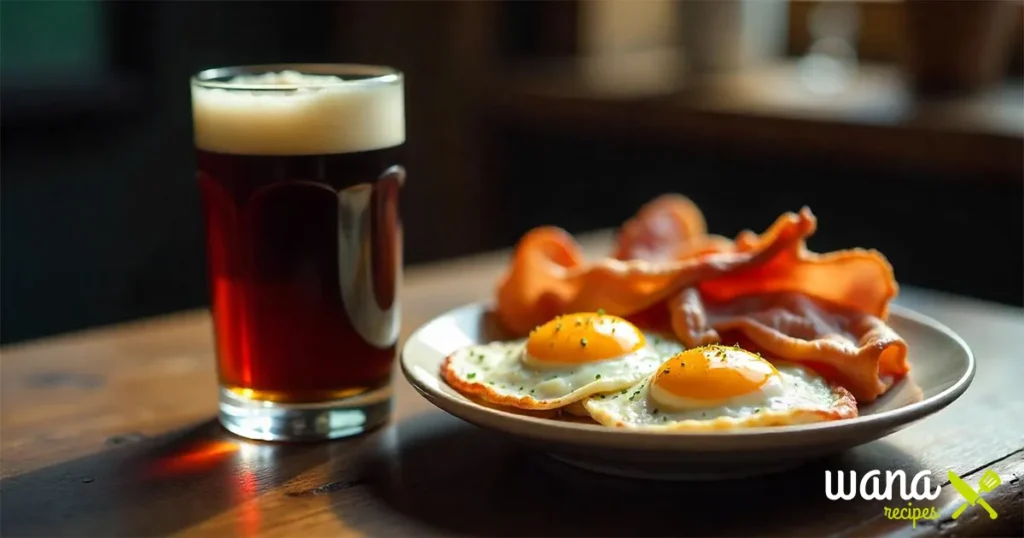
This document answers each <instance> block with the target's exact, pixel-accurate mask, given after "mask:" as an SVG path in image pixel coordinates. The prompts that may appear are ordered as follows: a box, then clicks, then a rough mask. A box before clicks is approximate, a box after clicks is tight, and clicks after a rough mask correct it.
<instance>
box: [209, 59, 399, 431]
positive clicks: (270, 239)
mask: <svg viewBox="0 0 1024 538" xmlns="http://www.w3.org/2000/svg"><path fill="white" fill-rule="evenodd" d="M283 78H284V80H286V81H291V82H294V81H296V80H298V81H302V82H305V80H306V79H305V78H303V77H297V76H296V75H294V74H293V75H291V76H290V77H283ZM267 80H275V79H268V78H267V77H264V78H262V79H256V83H257V86H253V87H256V88H257V89H256V90H251V91H246V90H234V89H233V88H231V87H230V86H225V87H222V88H218V87H212V88H196V87H195V83H194V84H193V111H194V112H193V114H194V118H195V124H196V145H197V161H198V177H199V185H200V190H201V193H202V203H203V212H204V217H205V220H206V243H207V258H208V259H207V263H208V273H209V285H210V290H211V310H212V313H213V323H214V331H215V337H216V353H217V362H218V372H219V376H220V383H221V389H222V393H223V391H226V392H227V393H229V394H228V395H227V399H228V400H229V401H228V402H227V404H226V403H225V396H222V402H221V407H222V421H223V420H224V417H223V411H224V408H225V405H228V406H229V407H231V406H236V407H237V406H239V405H241V406H242V407H245V408H246V409H245V410H244V411H245V412H244V414H245V416H251V415H252V414H253V413H254V412H255V411H253V409H256V408H258V407H259V406H260V405H262V406H266V405H267V402H271V403H274V404H283V405H284V406H285V407H288V406H292V407H297V408H301V407H302V406H303V404H315V405H316V406H317V408H324V407H325V406H326V407H329V402H342V404H339V405H341V406H342V407H344V405H343V402H344V401H345V400H347V399H352V398H356V399H358V397H360V396H365V395H367V394H372V393H375V392H381V393H382V394H383V393H384V392H387V391H389V384H390V377H391V368H392V363H393V359H394V356H395V346H396V343H397V338H398V328H399V325H398V317H399V308H398V307H399V301H398V297H397V291H398V286H399V282H400V279H401V264H402V260H401V252H402V244H401V241H402V233H401V221H400V218H399V212H398V206H399V193H400V190H401V187H402V184H403V183H404V181H405V171H404V169H403V168H402V167H401V165H400V163H401V162H402V161H401V158H400V149H401V145H402V143H403V142H404V137H405V133H404V116H403V111H402V108H401V107H402V93H401V85H400V79H399V84H398V86H397V88H396V87H395V86H394V85H389V84H387V83H383V82H382V83H379V84H374V83H369V84H364V85H361V86H360V85H358V84H355V85H352V86H350V85H349V84H346V83H344V82H340V81H339V82H337V84H332V83H327V84H325V85H324V86H323V87H321V86H318V85H316V84H314V85H313V87H307V86H301V85H298V86H297V89H294V90H281V89H279V88H278V86H276V85H272V84H268V86H269V88H270V89H269V90H268V91H267V92H266V93H261V91H262V89H263V88H262V87H259V86H258V83H261V82H266V81H267ZM313 80H317V81H318V82H319V80H318V79H313ZM247 83H248V84H250V85H252V84H253V81H251V80H250V81H247ZM285 86H286V87H287V85H285ZM233 92H235V93H233ZM382 391H384V392H382ZM387 394H389V392H387ZM388 397H389V396H382V398H388ZM238 402H243V404H239V403H238ZM260 402H262V403H260ZM249 404H256V405H255V406H253V405H249ZM250 408H251V409H250ZM229 411H231V412H232V413H234V411H233V410H230V409H229ZM235 414H236V415H237V414H238V413H235ZM239 416H240V415H239ZM279 418H281V417H279ZM230 420H235V419H233V418H232V419H230ZM287 420H288V421H290V422H289V424H292V423H297V424H299V430H301V431H299V432H297V433H296V432H293V431H289V428H292V426H282V427H283V428H284V430H282V432H283V433H282V432H278V433H276V434H274V433H271V434H256V435H253V434H251V433H249V432H246V431H242V432H241V433H242V434H243V435H248V436H255V437H261V438H287V437H302V436H303V435H302V434H310V433H311V430H316V429H318V428H319V429H323V428H327V426H326V425H325V424H326V422H331V421H335V422H336V421H337V420H336V417H330V416H328V415H323V416H315V417H309V420H308V421H306V422H308V424H305V425H303V421H304V420H306V419H305V418H303V419H301V420H299V421H298V422H296V418H295V416H289V417H287ZM321 423H324V424H321ZM226 425H228V426H229V429H233V430H235V431H237V430H238V429H240V428H239V427H237V426H236V427H232V425H230V424H226ZM371 426H372V425H371ZM242 429H244V427H243V428H242ZM279 429H280V428H279ZM321 433H323V432H321ZM324 436H327V437H331V436H339V435H332V434H330V433H329V432H327V433H325V434H324Z"/></svg>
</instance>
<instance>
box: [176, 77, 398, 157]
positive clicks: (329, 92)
mask: <svg viewBox="0 0 1024 538" xmlns="http://www.w3.org/2000/svg"><path fill="white" fill-rule="evenodd" d="M338 82H341V79H340V78H338V77H332V76H322V75H304V74H301V73H296V72H294V71H282V72H280V73H266V74H262V75H256V76H248V77H236V78H233V79H231V81H230V84H231V86H233V87H254V86H265V87H271V88H273V87H275V86H278V87H284V88H288V91H266V90H262V91H260V90H255V91H245V90H239V89H221V88H206V87H201V86H197V85H195V84H193V85H192V119H193V124H194V133H195V143H196V147H198V148H199V149H203V150H206V151H213V152H217V153H229V154H235V155H318V154H328V153H354V152H357V151H369V150H374V149H383V148H389V147H393V146H397V145H399V144H402V143H403V142H405V107H404V96H403V88H402V82H401V79H396V80H394V81H391V82H382V81H372V82H368V83H358V82H356V83H352V84H338Z"/></svg>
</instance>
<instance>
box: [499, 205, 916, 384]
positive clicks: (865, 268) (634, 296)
mask: <svg viewBox="0 0 1024 538" xmlns="http://www.w3.org/2000/svg"><path fill="white" fill-rule="evenodd" d="M816 226H817V221H816V219H815V218H814V215H813V214H812V213H811V211H810V210H809V209H808V208H804V209H802V210H801V211H800V212H799V213H798V214H794V213H786V214H783V215H782V216H780V217H779V218H778V219H777V220H776V222H775V223H774V224H773V225H772V226H771V227H770V228H769V229H768V230H767V231H765V232H764V233H763V234H760V235H758V234H756V233H754V232H751V231H744V232H742V233H740V234H739V235H738V236H737V237H736V239H735V240H734V241H730V240H728V239H725V238H722V237H718V236H710V235H708V234H707V229H706V224H705V220H704V216H703V214H702V213H701V212H700V209H698V208H697V206H696V205H694V204H693V202H691V201H690V200H689V199H688V198H685V197H683V196H680V195H665V196H661V197H659V198H656V199H655V200H653V201H651V202H649V203H647V204H645V205H644V206H643V207H641V208H640V210H639V211H638V212H637V214H636V215H635V216H634V217H633V218H631V219H630V220H628V221H626V223H624V224H623V226H622V228H621V230H620V231H619V234H618V237H617V238H616V247H615V249H614V251H613V252H612V256H611V257H609V258H607V259H604V260H601V261H597V262H588V261H586V260H585V259H584V258H583V254H582V251H581V249H580V247H579V245H578V244H577V243H576V242H575V241H574V240H573V239H572V237H571V236H570V235H569V234H568V233H566V232H565V231H563V230H561V229H559V228H552V227H542V228H537V229H535V230H533V231H531V232H529V233H528V234H526V236H524V237H523V239H522V240H521V241H520V242H519V245H517V247H516V250H515V253H514V255H513V259H512V263H511V266H510V268H509V271H508V273H507V274H506V275H505V276H504V278H503V279H502V280H501V282H500V283H499V286H498V292H497V315H498V319H499V320H500V321H501V323H502V324H503V325H504V326H505V328H506V329H507V330H509V331H511V332H512V333H514V334H517V335H523V334H526V333H527V332H528V331H529V330H530V329H531V328H533V327H534V326H536V325H539V324H541V323H544V322H545V321H547V320H549V319H551V318H553V317H554V316H556V315H559V314H563V313H568V312H583V311H595V310H598V309H602V308H603V309H604V310H605V311H606V312H608V313H610V314H616V315H620V316H624V317H628V318H629V319H631V320H634V321H636V322H637V323H641V324H642V325H644V326H647V327H650V328H668V327H671V329H672V331H673V332H675V333H676V335H677V336H678V337H679V338H680V340H682V341H683V343H685V344H687V345H688V346H696V345H701V344H708V343H716V342H723V343H733V342H741V343H743V345H744V346H746V347H749V348H751V349H754V350H757V351H760V352H762V353H763V354H765V355H766V356H768V357H772V358H776V359H782V360H789V361H794V362H802V363H805V364H807V365H809V366H811V367H813V368H815V369H816V370H818V371H819V372H821V373H822V374H823V375H825V376H826V377H829V378H832V379H833V380H835V381H837V382H839V383H841V384H843V385H844V386H845V387H846V388H847V389H848V390H850V392H851V393H853V394H854V396H855V397H856V398H857V399H858V400H859V401H861V402H862V403H865V402H870V401H873V400H874V399H875V398H877V397H878V396H879V395H881V394H882V393H884V392H885V391H886V390H887V389H888V387H889V386H890V385H891V384H892V383H893V382H894V380H896V379H898V378H899V377H900V376H903V375H905V374H906V373H907V371H908V370H909V365H908V364H907V361H906V356H907V345H906V342H905V341H903V340H902V339H901V338H900V337H899V335H897V334H896V333H895V332H894V331H893V330H892V329H891V328H890V327H889V326H888V325H886V324H885V320H886V319H887V317H888V313H889V303H890V301H891V300H892V299H893V298H894V297H895V296H896V294H897V293H898V289H899V288H898V286H897V284H896V280H895V277H894V274H893V270H892V266H890V265H889V263H888V261H887V260H886V259H885V257H884V256H882V255H881V254H880V253H878V252H876V251H874V250H863V249H850V250H842V251H837V252H831V253H827V254H816V253H813V252H810V251H808V250H807V248H806V246H805V241H806V238H807V237H809V236H810V235H812V234H813V233H814V231H815V229H816Z"/></svg>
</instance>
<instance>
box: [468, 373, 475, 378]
mask: <svg viewBox="0 0 1024 538" xmlns="http://www.w3.org/2000/svg"><path fill="white" fill-rule="evenodd" d="M474 377H476V372H470V373H468V374H466V379H473V378H474Z"/></svg>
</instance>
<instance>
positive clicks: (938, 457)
mask: <svg viewBox="0 0 1024 538" xmlns="http://www.w3.org/2000/svg"><path fill="white" fill-rule="evenodd" d="M607 242H608V235H607V234H595V235H593V236H590V237H588V238H586V240H585V244H586V246H587V248H588V249H591V250H593V251H594V252H601V251H602V250H603V248H604V247H605V246H606V245H607ZM594 249H596V250H594ZM506 258H507V253H495V254H488V255H482V256H478V257H473V258H464V259H461V260H455V261H452V262H446V263H438V264H434V265H429V266H424V267H416V268H412V269H410V270H409V271H408V272H407V277H406V286H405V289H404V292H403V293H404V295H403V297H404V307H403V308H404V311H403V316H404V324H405V328H404V334H406V335H407V334H408V333H409V332H410V331H411V330H412V329H414V328H415V327H417V326H419V325H420V324H422V323H424V322H426V321H427V320H428V319H430V318H431V317H433V316H435V315H437V314H440V313H441V312H444V311H445V310H447V309H449V308H451V307H455V306H457V305H460V304H463V303H466V302H470V301H476V300H481V299H487V298H489V296H490V293H491V290H492V286H493V284H494V281H495V278H496V276H497V275H498V274H499V273H500V272H501V271H502V269H503V264H504V263H505V260H506ZM900 302H901V303H903V304H904V305H907V306H910V307H912V308H916V309H918V310H920V311H922V312H925V313H927V314H929V315H931V316H934V317H936V318H938V319H939V320H940V321H943V322H945V323H946V324H948V325H949V326H951V327H952V328H954V330H956V331H958V332H959V333H960V334H961V335H962V336H963V337H964V338H965V339H966V340H967V342H968V343H969V344H970V345H971V347H972V349H973V350H974V352H975V354H976V356H977V359H978V374H977V377H976V378H975V380H974V385H973V386H972V387H971V389H970V390H968V391H967V393H966V394H965V395H964V396H963V397H962V398H961V399H960V400H959V401H957V402H955V403H954V404H953V405H951V406H950V407H948V408H947V409H946V410H944V411H943V412H941V413H939V414H937V415H935V416H933V417H930V418H928V419H926V420H923V421H921V422H920V423H918V424H916V425H914V426H912V427H910V428H907V429H906V430H904V431H902V432H900V433H897V434H895V435H892V436H890V437H888V438H886V439H884V440H881V441H877V442H874V443H871V444H869V445H865V446H861V447H857V448H854V449H852V450H849V451H848V452H846V453H844V454H841V455H838V456H836V457H834V458H831V459H829V460H827V461H824V462H821V463H815V464H811V465H808V466H807V467H805V468H803V469H800V470H799V471H795V472H791V473H788V474H784V475H780V476H772V477H765V478H761V479H751V480H744V481H736V482H724V483H690V484H679V483H650V482H635V481H630V480H625V479H616V478H609V477H604V476H599V475H592V474H588V473H585V472H582V471H577V470H575V469H571V468H568V467H563V466H562V465H561V464H557V463H556V462H554V461H552V460H549V459H548V458H546V457H545V456H543V455H541V454H537V453H534V452H532V451H530V450H528V449H525V448H521V447H519V446H518V445H515V444H512V443H509V442H507V441H506V440H505V439H504V438H502V437H499V436H497V435H495V434H493V433H491V432H488V431H484V430H480V429H478V428H475V427H473V426H470V425H468V424H466V423H464V422H461V421H460V420H458V419H455V418H453V417H450V416H448V415H446V414H445V413H443V412H441V411H439V410H437V409H435V408H433V407H432V406H431V405H430V404H428V403H427V402H426V401H425V400H423V399H422V398H421V397H419V396H418V395H417V394H416V393H415V392H414V391H413V390H412V388H411V387H409V385H408V384H407V383H405V381H404V380H399V381H397V410H396V414H395V417H394V420H393V421H392V422H391V424H390V425H389V426H387V427H386V428H384V429H382V430H379V431H377V432H375V433H372V434H368V435H365V436H362V437H360V438H357V439H351V440H346V441H339V442H333V443H321V444H307V445H284V444H267V443H256V442H249V441H245V440H240V439H238V438H235V437H233V436H231V435H229V434H227V433H225V432H224V431H223V430H221V429H220V427H219V426H218V425H217V424H216V422H215V418H214V417H215V410H216V403H217V399H216V390H215V387H216V381H215V376H214V369H213V364H214V363H213V356H212V345H211V329H210V321H209V316H208V315H207V314H206V313H205V312H187V313H182V314H175V315H170V316H165V317H161V318H157V319H150V320H144V321H139V322H135V323H130V324H125V325H119V326H114V327H108V328H101V329H96V330H91V331H86V332H83V333H78V334H70V335H66V336H61V337H57V338H48V339H45V340H42V341H38V342H31V343H26V344H22V345H17V346H10V347H8V348H5V349H3V350H2V355H0V356H2V361H0V366H2V389H3V391H2V425H3V429H2V445H0V448H2V476H3V479H2V481H0V507H2V512H0V525H2V527H0V534H3V535H4V536H57V535H75V536H156V535H169V534H181V535H190V536H223V535H261V536H309V537H314V536H316V537H319V536H360V535H363V536H403V537H404V536H422V535H451V534H461V535H471V536H472V535H476V536H480V535H484V536H641V535H658V536H684V535H701V536H706V535H740V536H751V535H757V536H766V535H783V536H794V535H878V534H889V533H895V534H899V535H904V536H911V535H919V534H925V535H934V534H941V535H985V536H993V535H1021V533H1022V482H1021V475H1022V474H1024V426H1022V424H1024V393H1022V391H1021V383H1022V380H1024V351H1022V349H1024V315H1022V311H1021V310H1018V309H1011V308H1006V307H1000V306H997V305H992V304H986V303H981V302H977V301H973V300H969V299H965V298H960V297H954V296H948V295H943V294H938V293H932V292H925V291H919V290H905V292H904V294H903V295H902V297H901V299H900ZM914 359H915V360H926V359H927V358H926V357H914ZM875 468H877V469H880V470H883V471H884V470H887V469H889V470H897V469H904V470H906V471H907V474H908V475H910V476H913V473H916V472H917V471H918V470H921V469H930V470H931V471H932V473H933V476H935V477H936V479H937V480H938V481H939V482H940V483H942V484H943V486H944V487H943V493H942V496H941V497H940V498H939V499H938V500H937V501H936V502H937V503H939V507H940V508H941V509H942V510H943V514H944V518H942V519H940V520H937V521H927V520H922V521H918V522H917V524H916V527H912V526H911V523H910V522H909V521H890V520H888V519H886V518H885V517H883V515H882V506H883V505H884V504H886V503H884V502H883V503H879V502H877V501H846V502H839V501H829V500H828V499H826V497H825V494H824V492H823V489H824V488H823V484H824V473H823V472H822V471H823V470H824V469H833V470H839V469H844V470H848V469H855V470H858V471H860V472H861V473H863V472H866V471H867V470H869V469H875ZM989 468H991V469H993V470H995V471H996V472H998V473H999V474H1000V475H1001V476H1002V480H1003V484H1002V486H1000V487H999V488H998V489H996V490H995V491H993V492H990V493H987V494H985V498H986V499H987V500H988V502H989V503H990V504H991V505H992V506H993V507H994V508H995V509H996V510H997V511H998V512H999V514H1000V516H999V518H998V519H996V520H991V519H989V518H988V517H987V516H985V515H984V512H983V511H982V510H981V509H979V508H969V509H968V511H967V512H966V513H965V514H964V515H963V516H961V517H960V518H959V519H957V520H955V521H953V520H950V519H949V514H950V513H951V512H952V510H953V509H955V507H956V506H958V505H959V504H960V503H961V502H962V500H961V499H960V498H959V497H958V496H957V494H956V493H955V492H954V491H952V488H951V487H950V486H949V485H948V483H947V481H946V480H945V475H946V471H947V470H949V469H953V470H955V471H956V472H957V473H959V474H960V475H961V476H963V477H964V478H966V479H967V481H968V482H970V483H971V484H972V485H976V484H977V482H978V479H979V477H980V473H981V472H982V471H984V470H985V469H989ZM888 504H890V505H891V504H892V503H888Z"/></svg>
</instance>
